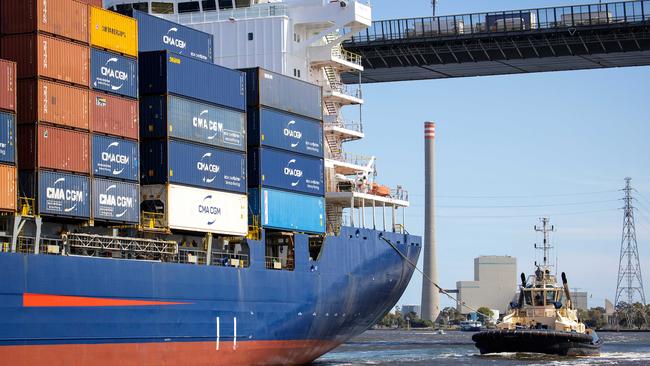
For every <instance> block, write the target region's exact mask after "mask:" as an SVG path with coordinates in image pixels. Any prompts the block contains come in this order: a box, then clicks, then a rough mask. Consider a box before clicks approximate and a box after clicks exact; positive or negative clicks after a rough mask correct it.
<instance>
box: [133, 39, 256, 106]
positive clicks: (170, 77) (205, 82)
mask: <svg viewBox="0 0 650 366" xmlns="http://www.w3.org/2000/svg"><path fill="white" fill-rule="evenodd" d="M138 62H139V65H140V93H141V94H142V95H162V94H167V93H169V94H176V95H181V96H186V97H189V98H192V99H197V100H202V101H204V102H208V103H213V104H218V105H222V106H224V107H228V108H233V109H237V110H240V111H242V112H245V111H246V80H245V75H244V73H242V72H240V71H236V70H231V69H228V68H225V67H223V66H219V65H215V64H213V63H210V62H203V61H199V60H196V59H193V58H189V57H185V56H181V55H179V54H176V53H171V52H169V51H158V52H142V53H140V56H139V59H138Z"/></svg>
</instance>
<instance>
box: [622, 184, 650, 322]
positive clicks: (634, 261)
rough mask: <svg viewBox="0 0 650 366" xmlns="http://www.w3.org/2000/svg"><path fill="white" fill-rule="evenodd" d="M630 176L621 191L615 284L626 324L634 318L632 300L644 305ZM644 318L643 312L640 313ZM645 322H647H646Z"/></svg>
mask: <svg viewBox="0 0 650 366" xmlns="http://www.w3.org/2000/svg"><path fill="white" fill-rule="evenodd" d="M631 180H632V178H625V188H624V189H623V192H624V193H625V197H624V198H623V201H624V202H625V207H623V212H624V214H623V237H622V239H621V256H620V259H619V262H618V282H617V285H616V300H615V306H616V308H617V310H618V306H619V304H620V303H621V302H626V303H627V305H628V311H627V312H626V313H625V314H619V315H620V316H622V317H624V318H626V320H627V324H628V326H630V321H631V320H633V319H634V318H635V315H634V314H632V305H633V304H634V302H635V301H636V302H641V304H643V305H645V304H646V301H645V292H644V290H643V278H642V277H641V264H640V261H639V248H638V246H637V242H636V229H635V227H634V210H635V208H634V205H633V201H634V198H633V197H632V192H633V191H634V188H632V185H631V184H630V182H631ZM642 316H643V318H644V320H645V314H644V315H642ZM646 323H647V322H646Z"/></svg>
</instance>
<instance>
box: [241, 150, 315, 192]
mask: <svg viewBox="0 0 650 366" xmlns="http://www.w3.org/2000/svg"><path fill="white" fill-rule="evenodd" d="M248 158H249V159H248V168H249V173H248V174H249V176H250V180H249V186H250V187H258V186H268V187H273V188H279V189H285V190H288V191H293V192H302V193H308V194H314V195H318V196H323V195H325V182H324V176H325V170H324V169H325V167H324V162H323V159H319V158H314V157H311V156H306V155H300V154H293V153H290V152H285V151H281V150H275V149H271V148H259V149H251V150H250V151H249V156H248Z"/></svg>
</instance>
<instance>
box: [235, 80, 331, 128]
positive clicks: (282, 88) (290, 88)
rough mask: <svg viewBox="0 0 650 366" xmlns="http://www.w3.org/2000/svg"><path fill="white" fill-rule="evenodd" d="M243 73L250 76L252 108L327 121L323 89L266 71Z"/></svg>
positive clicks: (249, 89) (250, 102)
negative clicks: (324, 111)
mask: <svg viewBox="0 0 650 366" xmlns="http://www.w3.org/2000/svg"><path fill="white" fill-rule="evenodd" d="M242 71H244V72H245V73H246V89H247V93H248V97H247V100H248V106H250V107H257V106H260V105H263V106H267V107H272V108H275V109H279V110H282V111H287V112H291V113H295V114H299V115H301V116H307V117H310V118H313V119H317V120H322V119H323V90H322V88H321V87H320V86H318V85H315V84H311V83H308V82H306V81H302V80H299V79H295V78H292V77H289V76H285V75H281V74H276V73H274V72H270V71H266V70H264V69H262V68H254V69H243V70H242Z"/></svg>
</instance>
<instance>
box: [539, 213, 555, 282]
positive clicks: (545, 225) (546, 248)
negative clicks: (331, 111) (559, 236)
mask: <svg viewBox="0 0 650 366" xmlns="http://www.w3.org/2000/svg"><path fill="white" fill-rule="evenodd" d="M540 221H541V222H542V226H541V227H538V226H537V225H535V231H537V232H541V233H543V235H544V242H543V244H542V247H541V248H538V247H537V245H535V249H539V250H541V251H542V252H543V256H544V258H543V260H542V264H541V266H540V265H539V263H535V265H537V267H539V269H541V270H542V271H543V272H544V273H547V271H548V273H550V269H551V267H553V265H552V264H550V262H549V259H550V253H551V249H553V247H551V241H550V233H551V232H553V231H555V226H553V225H550V221H551V220H550V219H549V218H548V217H542V218H541V219H540Z"/></svg>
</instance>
